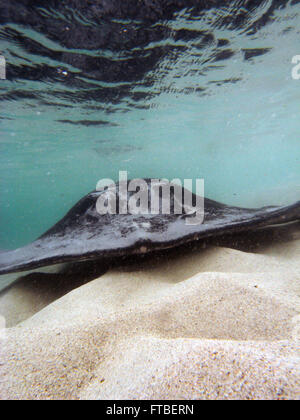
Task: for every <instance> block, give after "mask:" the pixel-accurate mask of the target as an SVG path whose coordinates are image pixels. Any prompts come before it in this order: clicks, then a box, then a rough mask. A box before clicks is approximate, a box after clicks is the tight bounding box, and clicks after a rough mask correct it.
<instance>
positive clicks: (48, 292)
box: [0, 222, 300, 327]
mask: <svg viewBox="0 0 300 420" xmlns="http://www.w3.org/2000/svg"><path fill="white" fill-rule="evenodd" d="M297 239H300V222H295V223H290V224H286V225H281V226H276V227H275V226H274V227H268V228H263V229H259V230H256V231H248V232H243V233H238V234H231V235H228V234H227V235H224V236H220V237H218V238H210V239H206V240H199V241H197V242H191V243H188V244H185V245H181V246H178V247H177V248H172V249H169V250H160V251H154V252H152V253H149V254H142V255H131V256H127V257H126V256H123V257H120V258H119V259H115V258H114V259H110V258H105V259H104V258H103V259H100V260H94V261H85V262H78V263H72V264H68V265H65V266H63V267H62V268H61V269H60V270H59V271H58V272H56V273H45V272H37V271H36V272H31V273H29V274H27V275H23V276H21V277H18V278H16V280H15V281H14V282H13V283H12V284H11V285H9V286H7V287H6V288H5V289H4V290H2V291H1V292H0V313H1V315H2V316H4V317H5V318H6V320H7V327H12V326H15V325H17V324H18V323H20V322H22V321H24V320H25V319H28V318H29V317H31V316H32V315H34V314H35V313H37V312H39V311H40V310H42V309H43V308H44V307H46V306H47V305H49V304H51V303H52V302H54V301H55V300H57V299H59V298H61V297H63V296H64V295H66V294H67V293H69V292H71V291H72V290H74V289H76V288H78V287H80V286H82V285H84V284H86V283H88V282H90V281H92V280H94V279H96V278H98V277H100V276H102V275H103V274H105V273H106V272H107V271H108V270H110V269H112V268H114V269H119V270H120V271H127V270H129V271H131V270H134V269H138V270H143V268H145V267H147V266H149V263H150V264H154V265H156V266H157V265H159V264H164V263H166V262H168V263H170V261H172V259H178V257H179V256H183V255H186V254H189V253H191V252H195V251H201V250H203V251H204V249H206V248H208V247H210V246H220V247H227V248H232V249H236V250H239V251H243V252H251V253H264V252H266V251H268V252H272V253H273V255H275V256H276V246H277V245H280V244H282V243H287V242H292V241H294V240H297ZM26 306H27V307H26ZM13 312H14V313H13Z"/></svg>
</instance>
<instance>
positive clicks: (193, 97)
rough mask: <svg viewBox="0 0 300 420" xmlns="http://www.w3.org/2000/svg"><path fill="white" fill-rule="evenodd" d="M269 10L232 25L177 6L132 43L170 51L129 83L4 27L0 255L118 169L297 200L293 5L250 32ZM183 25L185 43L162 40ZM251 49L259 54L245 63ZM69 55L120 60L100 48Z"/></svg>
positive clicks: (257, 201) (221, 194)
mask: <svg viewBox="0 0 300 420" xmlns="http://www.w3.org/2000/svg"><path fill="white" fill-rule="evenodd" d="M271 5H272V2H270V1H264V2H261V7H258V8H257V9H255V10H254V11H252V13H251V14H249V19H248V20H246V22H244V24H243V25H242V26H241V27H237V28H236V27H234V28H232V25H231V24H230V20H229V21H228V20H226V19H224V22H225V23H222V22H223V21H222V18H224V17H226V16H227V17H228V16H232V15H233V13H234V11H233V10H231V9H230V8H229V7H228V8H226V7H223V8H222V9H218V10H217V9H211V10H210V11H206V12H205V13H204V14H201V15H199V16H197V17H191V11H190V10H187V9H185V10H182V11H180V12H177V13H176V14H175V16H174V18H173V19H172V20H169V21H164V22H161V23H160V25H163V26H164V27H166V28H167V29H168V31H167V33H168V35H167V36H166V37H165V38H164V39H163V40H160V41H155V42H148V43H147V45H144V46H143V48H141V49H142V50H143V54H146V55H147V49H148V50H149V54H150V53H151V51H153V50H155V49H157V48H159V49H164V48H166V47H168V48H169V50H168V51H170V52H168V53H166V54H163V55H162V57H160V59H159V60H156V62H155V63H154V64H153V66H152V68H151V66H150V68H147V71H144V72H143V73H142V74H141V75H139V76H138V77H136V78H135V80H134V81H133V80H122V78H121V77H120V78H119V80H112V81H109V80H104V79H109V77H98V75H96V76H94V75H93V74H92V73H91V72H90V73H87V72H84V71H82V69H81V67H80V64H78V63H77V61H76V60H75V59H74V60H73V61H72V60H67V61H72V63H67V62H66V60H63V59H61V60H58V59H57V58H56V56H55V55H53V54H52V55H51V57H50V54H49V53H45V54H44V53H43V51H44V50H45V51H48V52H49V51H52V52H53V51H54V52H60V53H66V51H67V47H65V46H64V45H63V43H59V42H57V41H53V40H52V39H49V38H47V36H45V35H43V34H42V33H39V32H38V31H37V30H36V29H32V28H30V27H27V26H26V25H23V24H22V25H20V24H15V23H5V24H2V25H1V31H0V50H1V51H2V54H3V55H4V56H5V58H6V60H7V70H8V79H7V80H1V81H0V99H1V119H0V136H1V137H0V150H1V154H0V196H1V205H0V232H1V236H0V248H6V249H12V248H16V247H19V246H22V245H25V244H26V243H28V242H30V241H32V240H34V239H35V238H36V237H37V236H39V235H40V234H42V233H43V232H44V231H45V230H46V229H48V228H49V227H51V226H52V225H53V224H54V223H55V222H56V221H57V220H58V219H59V218H61V217H62V216H63V215H64V214H65V212H66V211H67V210H68V209H69V208H70V207H71V206H72V205H73V204H74V203H75V202H76V201H77V200H78V199H79V198H81V197H82V196H83V195H85V194H86V193H88V192H89V191H91V190H93V189H95V187H96V184H97V182H98V180H99V179H101V178H112V179H115V180H117V179H118V174H119V171H120V170H122V171H124V170H127V171H128V175H129V177H130V178H137V177H139V178H140V177H150V178H151V177H154V178H157V177H164V178H168V179H170V180H171V179H173V178H181V179H184V178H192V179H195V178H204V180H205V195H206V196H207V197H209V198H212V199H215V200H218V201H222V202H225V203H227V204H236V205H240V206H249V207H256V206H261V205H272V204H289V203H292V202H293V201H296V200H299V197H300V165H299V163H300V147H299V145H300V138H299V137H300V103H299V95H300V80H294V79H293V78H292V67H293V65H292V57H293V56H295V55H297V54H300V44H299V32H300V30H299V29H298V28H300V6H298V5H292V3H291V2H288V4H287V6H286V7H285V8H277V9H275V10H274V12H273V13H272V14H271V18H270V20H269V21H268V23H267V24H266V25H263V26H262V27H261V28H258V29H257V30H256V31H252V30H251V28H252V25H253V22H257V21H259V18H261V17H262V16H263V15H264V13H266V11H267V10H268V8H270V7H271ZM49 13H50V12H49ZM51 13H53V11H51ZM227 21H228V23H226V22H227ZM220 22H221V23H220ZM87 25H88V24H87ZM124 25H125V26H126V22H125V23H124ZM156 25H157V24H156ZM183 30H184V31H186V32H187V33H189V32H190V33H193V34H194V35H193V37H192V39H189V38H191V37H188V36H187V37H186V38H185V37H184V36H182V37H180V36H177V37H176V36H174V34H178V33H179V34H180V33H184V32H183ZM180 31H181V32H180ZM16 32H17V33H18V34H21V35H20V36H22V37H23V38H26V39H27V40H28V39H30V40H34V41H35V42H36V44H37V45H38V48H39V51H38V52H37V51H36V49H35V50H34V49H33V48H31V51H29V48H25V47H24V46H23V44H22V42H20V39H19V38H17V37H16V35H15V33H16ZM252 32H254V33H252ZM11 34H14V36H12V35H11ZM17 39H19V41H18V42H17ZM225 40H226V41H225ZM42 47H43V48H44V49H43V48H42ZM253 49H255V50H258V52H259V53H257V54H256V56H253V57H252V58H249V54H250V53H251V52H252V53H253ZM33 50H34V51H33ZM70 51H71V53H72V54H75V55H76V54H78V55H79V56H81V55H93V56H97V54H99V55H101V56H102V57H103V56H105V57H107V56H109V57H110V59H112V60H114V59H115V60H120V61H122V59H123V58H122V54H121V53H120V51H118V52H116V51H110V50H109V48H107V49H95V50H93V49H92V50H91V49H88V50H83V49H82V48H79V49H78V50H76V49H74V48H73V49H72V50H70V49H69V52H70ZM129 52H130V53H133V52H132V49H130V48H129V49H128V51H127V52H126V53H128V54H129ZM254 55H255V54H254ZM53 57H54V58H53ZM60 57H62V56H60ZM76 57H77V55H76ZM44 66H48V68H51V69H52V70H53V71H52V73H51V75H50V76H51V77H50V76H49V77H48V76H47V77H46V76H45V73H44V72H43V67H44ZM10 68H11V70H10ZM36 69H40V72H39V73H38V72H37V71H36ZM25 73H26V76H24V74H25ZM31 74H32V77H31V76H30V75H31ZM33 74H34V76H33ZM10 75H11V76H10ZM123 79H124V78H123ZM75 82H76V83H75ZM99 92H101V95H100V96H99ZM106 92H107V93H106Z"/></svg>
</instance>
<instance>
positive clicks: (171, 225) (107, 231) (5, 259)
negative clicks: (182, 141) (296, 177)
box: [0, 180, 300, 274]
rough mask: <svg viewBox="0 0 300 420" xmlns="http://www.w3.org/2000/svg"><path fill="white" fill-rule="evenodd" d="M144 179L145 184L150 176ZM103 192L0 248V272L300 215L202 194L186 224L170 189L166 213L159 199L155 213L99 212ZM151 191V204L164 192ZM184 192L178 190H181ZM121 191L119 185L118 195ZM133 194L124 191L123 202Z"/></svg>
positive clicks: (125, 252) (172, 243)
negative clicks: (196, 218) (199, 211)
mask: <svg viewBox="0 0 300 420" xmlns="http://www.w3.org/2000/svg"><path fill="white" fill-rule="evenodd" d="M145 181H146V185H147V186H149V185H150V180H145ZM180 188H182V187H180ZM104 191H107V189H103V190H100V191H93V192H91V193H89V194H88V195H86V196H85V197H83V198H82V199H81V200H80V201H79V202H78V203H77V204H76V205H75V206H74V207H73V208H72V209H71V210H70V211H69V212H68V213H67V214H66V215H65V217H63V219H61V220H60V221H59V222H58V223H57V224H55V225H54V226H53V227H52V228H51V229H49V230H48V231H47V232H46V233H44V234H43V235H42V236H41V237H39V238H38V239H37V240H35V241H34V242H32V243H31V244H29V245H26V246H24V247H22V248H18V249H16V250H12V251H1V252H0V274H7V273H13V272H20V271H28V270H33V269H36V268H40V267H43V266H49V265H54V264H59V263H67V262H81V261H87V260H96V259H100V258H106V257H112V258H121V257H124V256H129V255H134V254H145V253H150V252H152V251H157V250H162V249H168V248H172V247H176V246H179V245H182V244H185V243H188V242H192V241H197V240H200V239H205V238H209V237H216V236H220V235H224V234H233V233H239V232H243V231H250V230H255V229H259V228H262V227H266V226H270V225H277V224H284V223H288V222H292V221H296V220H298V219H300V201H298V202H296V203H294V204H292V205H289V206H268V207H263V208H259V209H248V208H240V207H234V206H228V205H225V204H222V203H219V202H216V201H213V200H210V199H206V198H205V199H204V219H203V223H201V224H195V225H190V224H188V223H187V221H188V220H189V218H191V217H193V214H191V213H189V212H186V211H183V213H182V214H176V211H175V207H174V202H175V201H174V191H175V189H173V188H171V194H170V196H171V206H170V214H165V213H164V212H163V211H162V205H161V203H162V202H161V200H160V201H159V203H160V207H159V212H158V214H151V212H150V213H148V214H146V212H145V214H130V213H128V214H121V213H122V212H121V211H120V208H119V207H118V206H117V208H116V212H115V214H109V213H108V214H100V213H99V211H98V208H97V205H96V204H97V200H98V199H99V197H100V196H101V194H103V193H104ZM155 191H156V192H155ZM155 191H153V190H151V189H150V188H149V198H150V200H149V203H151V198H152V196H153V194H159V198H160V199H161V194H162V190H161V189H159V190H155ZM184 191H186V190H184V188H182V193H184ZM119 192H120V189H119V184H117V186H116V196H117V198H119ZM133 194H134V193H133V192H128V193H127V200H129V199H130V197H132V196H133ZM192 198H193V203H195V202H196V199H197V196H196V195H195V194H193V195H192ZM149 206H150V204H149ZM149 209H150V207H149Z"/></svg>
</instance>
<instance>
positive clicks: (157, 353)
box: [0, 240, 300, 399]
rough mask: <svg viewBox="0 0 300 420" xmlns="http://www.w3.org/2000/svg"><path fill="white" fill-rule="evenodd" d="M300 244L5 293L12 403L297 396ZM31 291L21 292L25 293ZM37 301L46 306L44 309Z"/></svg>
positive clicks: (207, 255) (214, 252) (223, 252)
mask: <svg viewBox="0 0 300 420" xmlns="http://www.w3.org/2000/svg"><path fill="white" fill-rule="evenodd" d="M299 257H300V241H299V240H294V241H290V242H287V243H285V244H281V245H276V246H274V245H273V246H272V247H271V248H270V249H266V250H265V251H264V253H263V254H251V253H246V252H240V251H236V250H232V249H227V248H218V247H209V248H207V249H205V250H196V251H193V252H192V251H191V252H183V253H182V255H176V256H173V257H172V258H170V259H168V260H165V261H161V260H160V261H156V260H155V259H153V260H152V261H150V262H149V261H148V262H146V263H144V264H143V266H142V267H141V266H139V267H134V266H131V267H127V268H123V269H122V270H121V269H115V270H111V271H109V272H108V273H106V274H105V275H103V276H101V277H100V278H98V279H96V280H94V281H92V282H90V283H88V284H85V285H83V286H81V287H79V288H77V289H75V290H73V291H71V292H70V293H68V294H66V295H65V296H63V297H61V298H59V299H57V296H59V294H56V293H55V292H54V291H53V290H54V289H51V291H50V292H49V289H47V293H44V294H42V295H41V290H39V288H38V287H37V286H36V285H35V287H31V288H30V287H27V289H26V285H24V284H22V283H21V284H19V285H18V284H16V285H15V286H13V287H12V288H11V289H8V290H7V291H6V292H5V293H4V294H2V296H1V297H0V313H1V314H2V315H4V316H5V317H6V320H7V322H8V325H15V324H16V323H17V322H19V321H21V320H22V321H23V322H22V323H21V324H19V325H17V326H15V327H12V328H9V329H7V330H5V334H4V333H3V334H2V338H1V361H0V369H2V372H1V382H0V388H1V396H2V398H9V399H31V398H33V399H45V398H47V399H87V398H89V399H110V398H111V399H127V398H130V399H131V398H133V399H135V398H136V399H139V398H145V399H151V398H153V399H156V398H159V399H192V398H197V399H198V398H203V399H215V398H220V399H227V398H230V399H231V398H237V399H246V398H251V399H265V398H268V399H299V398H300V354H299V348H300V346H299V341H300V264H299V261H300V259H299ZM24 290H26V293H24ZM41 308H43V309H42V310H41Z"/></svg>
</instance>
